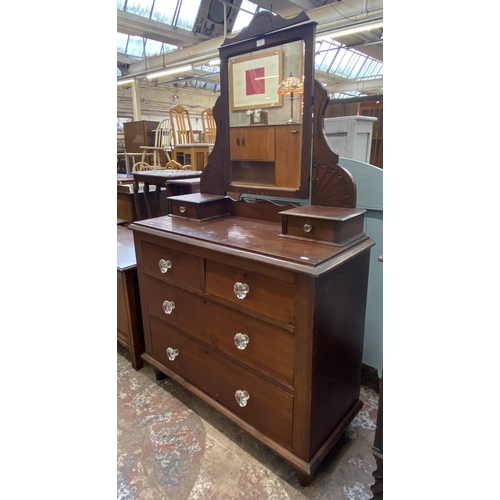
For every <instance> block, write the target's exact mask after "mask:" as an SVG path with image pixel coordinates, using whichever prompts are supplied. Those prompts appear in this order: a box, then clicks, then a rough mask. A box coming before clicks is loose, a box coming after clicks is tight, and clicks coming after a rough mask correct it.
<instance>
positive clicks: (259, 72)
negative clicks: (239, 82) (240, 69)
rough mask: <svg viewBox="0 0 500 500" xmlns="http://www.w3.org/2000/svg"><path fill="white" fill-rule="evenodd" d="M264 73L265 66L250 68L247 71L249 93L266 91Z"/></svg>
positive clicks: (247, 89) (254, 93)
mask: <svg viewBox="0 0 500 500" xmlns="http://www.w3.org/2000/svg"><path fill="white" fill-rule="evenodd" d="M264 74H265V69H264V68H255V69H248V70H247V71H246V91H247V95H256V94H265V93H266V81H265V80H264Z"/></svg>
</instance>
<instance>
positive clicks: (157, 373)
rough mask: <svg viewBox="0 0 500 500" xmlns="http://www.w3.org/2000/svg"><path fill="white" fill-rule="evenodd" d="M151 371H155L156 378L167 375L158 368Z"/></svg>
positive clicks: (163, 377) (162, 377)
mask: <svg viewBox="0 0 500 500" xmlns="http://www.w3.org/2000/svg"><path fill="white" fill-rule="evenodd" d="M153 371H154V372H155V377H156V380H163V379H165V378H167V376H166V375H165V374H164V373H163V372H161V371H160V370H158V368H153Z"/></svg>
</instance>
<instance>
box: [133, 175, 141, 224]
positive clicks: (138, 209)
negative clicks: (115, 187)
mask: <svg viewBox="0 0 500 500" xmlns="http://www.w3.org/2000/svg"><path fill="white" fill-rule="evenodd" d="M134 202H135V218H134V220H141V219H142V217H141V204H140V201H139V181H136V180H134Z"/></svg>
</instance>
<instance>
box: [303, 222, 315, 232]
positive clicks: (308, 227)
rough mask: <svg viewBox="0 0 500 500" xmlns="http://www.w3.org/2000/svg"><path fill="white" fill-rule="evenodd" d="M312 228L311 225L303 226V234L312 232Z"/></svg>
mask: <svg viewBox="0 0 500 500" xmlns="http://www.w3.org/2000/svg"><path fill="white" fill-rule="evenodd" d="M312 228H313V227H312V226H311V224H304V232H305V233H310V232H311V231H312Z"/></svg>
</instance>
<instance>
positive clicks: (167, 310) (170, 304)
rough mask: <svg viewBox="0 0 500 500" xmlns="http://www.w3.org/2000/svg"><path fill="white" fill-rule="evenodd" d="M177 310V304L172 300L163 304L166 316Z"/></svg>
mask: <svg viewBox="0 0 500 500" xmlns="http://www.w3.org/2000/svg"><path fill="white" fill-rule="evenodd" d="M174 309H175V303H174V302H172V301H171V300H165V301H164V302H163V310H164V311H165V313H166V314H170V313H171V312H172V311H173V310H174Z"/></svg>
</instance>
